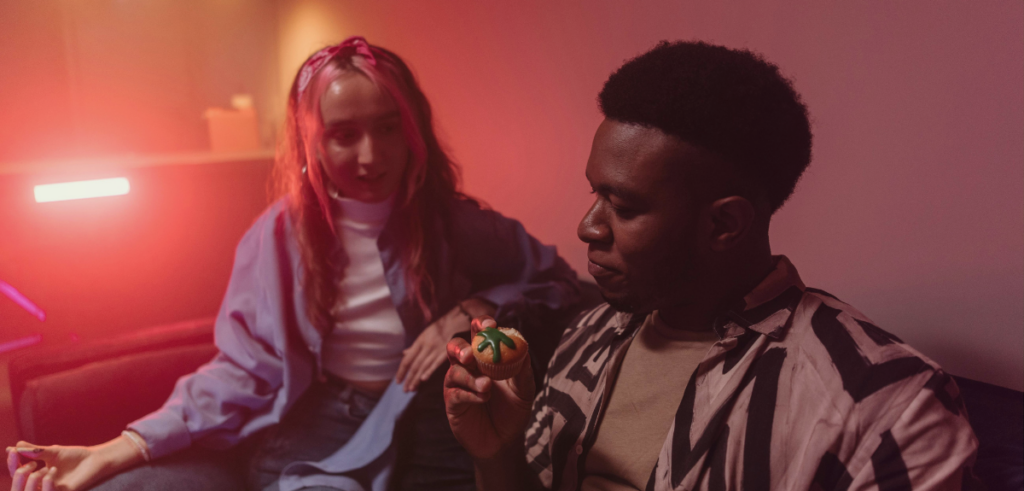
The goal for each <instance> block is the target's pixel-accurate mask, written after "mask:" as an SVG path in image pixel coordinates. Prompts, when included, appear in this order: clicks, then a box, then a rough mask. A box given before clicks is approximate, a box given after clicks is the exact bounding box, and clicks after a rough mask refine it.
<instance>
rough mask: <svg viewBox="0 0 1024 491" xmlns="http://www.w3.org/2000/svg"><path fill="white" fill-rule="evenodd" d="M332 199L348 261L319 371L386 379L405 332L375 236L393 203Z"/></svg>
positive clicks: (359, 379)
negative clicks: (325, 370)
mask: <svg viewBox="0 0 1024 491" xmlns="http://www.w3.org/2000/svg"><path fill="white" fill-rule="evenodd" d="M334 200H335V201H336V202H337V204H339V205H340V208H341V210H340V211H341V213H340V214H339V215H340V216H338V217H337V218H336V220H335V222H334V226H335V229H336V230H337V232H338V234H339V236H340V237H339V238H340V239H341V244H342V246H343V247H344V249H345V254H346V255H347V256H348V263H347V265H346V266H345V270H344V272H343V275H342V278H341V281H340V282H338V302H337V303H336V304H335V306H334V309H333V311H332V312H333V314H334V329H332V330H331V332H330V333H329V334H328V335H327V338H326V339H325V340H324V345H323V352H322V356H323V363H324V368H325V369H327V371H328V372H330V373H331V374H333V375H335V376H338V377H340V378H343V379H345V380H351V381H356V382H377V381H383V380H389V379H392V378H394V377H395V373H396V372H397V371H398V364H399V363H400V362H401V361H402V349H404V347H405V329H404V328H403V327H402V320H401V319H400V318H399V317H398V311H397V310H395V305H394V302H392V301H391V290H390V289H389V288H388V284H387V282H386V281H385V279H384V263H383V262H381V260H380V250H379V249H378V248H377V237H378V236H380V232H381V230H382V229H383V228H384V224H385V222H387V220H388V216H389V215H390V214H391V208H392V203H393V201H394V200H393V197H392V198H389V199H388V200H386V201H384V202H381V203H363V202H361V201H356V200H353V199H349V198H342V197H337V196H334Z"/></svg>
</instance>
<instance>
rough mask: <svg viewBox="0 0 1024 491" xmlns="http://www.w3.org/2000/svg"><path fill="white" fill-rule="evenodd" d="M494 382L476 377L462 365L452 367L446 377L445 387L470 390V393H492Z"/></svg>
mask: <svg viewBox="0 0 1024 491" xmlns="http://www.w3.org/2000/svg"><path fill="white" fill-rule="evenodd" d="M493 384H494V381H493V380H491V379H490V377H483V376H480V377H478V376H475V375H473V374H472V373H470V372H469V370H466V367H464V366H461V365H452V367H451V368H449V369H448V373H446V374H445V376H444V386H445V387H446V388H447V387H451V388H454V389H462V390H468V391H470V392H476V393H485V392H490V390H491V386H492V385H493Z"/></svg>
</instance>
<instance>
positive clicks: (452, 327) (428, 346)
mask: <svg viewBox="0 0 1024 491" xmlns="http://www.w3.org/2000/svg"><path fill="white" fill-rule="evenodd" d="M467 314H468V315H467ZM493 314H494V306H492V305H491V304H489V303H487V302H486V301H484V300H481V299H478V298H469V299H466V300H464V301H462V302H461V304H460V305H457V306H456V307H455V308H453V309H451V310H450V311H448V313H447V314H445V315H444V316H442V317H441V318H440V319H438V320H437V321H436V322H434V323H432V324H430V325H429V326H427V328H426V329H424V330H423V332H421V333H420V335H419V336H417V337H416V340H415V341H413V342H412V346H409V347H408V348H406V349H405V351H403V352H402V362H401V363H400V364H399V365H398V373H397V374H396V375H395V381H397V382H399V383H402V382H404V383H405V391H406V392H409V391H413V390H416V388H417V387H419V385H420V384H421V383H422V382H424V381H425V380H427V379H428V378H430V376H431V375H432V374H433V373H434V370H437V367H439V366H441V363H444V360H445V357H446V355H445V344H447V343H448V340H449V339H451V338H452V336H454V335H455V334H456V333H459V332H463V331H468V330H469V326H470V316H473V317H478V316H483V315H488V316H489V315H493Z"/></svg>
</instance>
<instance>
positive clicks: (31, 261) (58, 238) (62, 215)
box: [0, 160, 271, 343]
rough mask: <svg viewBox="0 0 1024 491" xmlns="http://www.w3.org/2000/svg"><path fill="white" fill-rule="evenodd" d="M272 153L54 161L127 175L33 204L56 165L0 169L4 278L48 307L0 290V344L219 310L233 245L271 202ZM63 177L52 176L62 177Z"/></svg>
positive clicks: (103, 332) (0, 273) (65, 175)
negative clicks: (142, 161) (86, 191)
mask: <svg viewBox="0 0 1024 491" xmlns="http://www.w3.org/2000/svg"><path fill="white" fill-rule="evenodd" d="M270 167H271V162H270V161H268V160H263V161H256V162H229V163H216V164H199V165H168V166H160V167H146V168H136V169H126V170H124V169H123V170H119V171H94V170H82V171H79V172H77V173H76V172H68V171H61V172H60V174H59V176H60V178H61V179H75V178H79V177H87V178H103V177H115V176H124V177H127V178H128V180H129V182H130V183H131V191H130V192H129V193H128V194H127V195H124V196H115V197H107V198H98V199H89V200H77V201H60V202H53V203H36V202H35V201H34V199H33V197H32V187H33V185H35V184H40V183H48V182H54V178H55V177H57V176H54V175H49V176H48V175H32V174H30V175H0V230H2V237H3V240H0V279H2V280H4V281H6V282H7V283H10V284H11V285H13V286H14V287H16V288H17V289H18V290H19V291H20V292H21V293H23V294H24V295H25V296H27V297H28V298H30V299H31V300H32V301H34V302H35V303H36V304H38V305H39V307H40V308H42V309H43V310H44V311H45V312H46V315H47V317H46V321H45V322H42V323H41V322H39V321H38V320H37V319H36V318H35V317H32V316H31V315H29V314H28V313H27V312H25V311H24V310H22V309H20V308H19V307H18V306H17V305H15V304H14V303H13V302H10V301H9V300H8V299H7V298H5V297H3V296H0V342H4V341H10V340H12V339H17V338H21V337H25V336H29V335H32V334H36V333H41V334H43V336H44V342H46V343H60V342H65V341H68V340H70V339H75V338H77V339H82V340H87V339H95V338H102V337H105V336H110V335H114V334H120V333H124V332H125V331H127V330H131V329H137V328H142V327H150V326H155V325H160V324H164V323H171V322H177V321H182V320H189V319H196V318H202V317H211V316H213V315H215V314H216V313H217V308H218V307H219V306H220V299H221V297H222V296H223V294H224V289H225V288H226V287H227V281H228V277H229V276H230V273H231V262H232V258H233V257H234V250H235V245H236V244H237V243H238V240H239V239H240V238H241V237H242V234H243V233H244V232H245V230H246V229H248V228H249V225H251V224H252V221H253V219H254V218H255V217H256V216H257V215H258V214H259V213H260V212H261V211H262V210H263V209H264V208H265V207H266V205H267V196H268V195H267V179H268V177H269V171H270ZM59 181H60V180H58V182H59Z"/></svg>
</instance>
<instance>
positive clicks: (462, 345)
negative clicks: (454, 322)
mask: <svg viewBox="0 0 1024 491" xmlns="http://www.w3.org/2000/svg"><path fill="white" fill-rule="evenodd" d="M466 348H469V343H467V342H466V340H465V339H462V338H453V339H452V340H451V341H448V344H447V345H445V353H446V354H447V355H448V362H449V363H451V364H452V365H465V363H463V362H462V360H463V357H462V356H461V353H462V351H464V350H465V349H466ZM470 357H472V354H470Z"/></svg>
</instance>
